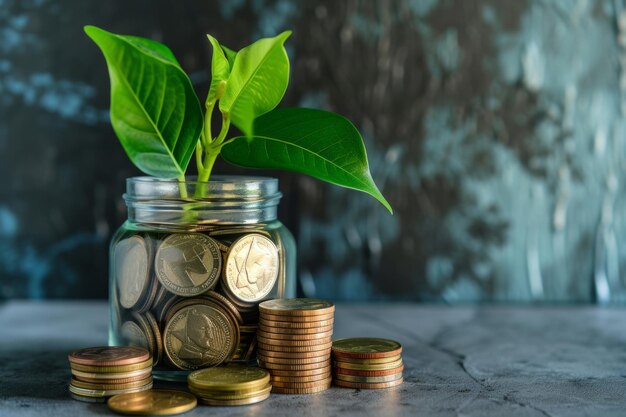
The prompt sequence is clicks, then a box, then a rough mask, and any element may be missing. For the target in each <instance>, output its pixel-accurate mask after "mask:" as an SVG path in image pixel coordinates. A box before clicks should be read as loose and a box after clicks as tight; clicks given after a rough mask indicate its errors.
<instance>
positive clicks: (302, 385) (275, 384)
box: [272, 377, 332, 388]
mask: <svg viewBox="0 0 626 417" xmlns="http://www.w3.org/2000/svg"><path fill="white" fill-rule="evenodd" d="M331 381H332V378H331V377H327V378H326V379H322V380H319V381H310V382H280V381H272V387H276V388H316V387H319V386H327V385H329V384H330V382H331Z"/></svg>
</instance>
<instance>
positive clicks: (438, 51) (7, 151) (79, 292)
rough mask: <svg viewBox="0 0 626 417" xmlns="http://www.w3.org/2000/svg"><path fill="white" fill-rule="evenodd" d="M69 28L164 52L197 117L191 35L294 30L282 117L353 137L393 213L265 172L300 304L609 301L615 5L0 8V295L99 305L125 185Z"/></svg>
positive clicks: (81, 42) (622, 226)
mask: <svg viewBox="0 0 626 417" xmlns="http://www.w3.org/2000/svg"><path fill="white" fill-rule="evenodd" d="M85 24H96V25H101V26H103V27H105V28H107V29H109V30H111V31H114V32H119V33H127V34H135V35H140V36H146V37H151V38H154V39H157V40H160V41H162V42H164V43H166V44H167V45H169V46H170V47H171V48H172V49H173V51H174V53H175V54H176V55H177V57H178V58H179V60H180V61H181V63H182V66H183V68H185V69H186V70H187V71H188V72H189V73H190V74H191V78H192V80H193V82H194V84H195V87H196V88H197V91H198V93H199V95H200V96H201V97H202V96H203V95H204V94H205V92H206V90H207V83H208V80H209V76H210V74H209V72H208V68H209V57H210V48H209V46H208V43H207V42H206V40H205V37H204V34H205V33H207V32H209V33H212V34H213V35H215V36H216V37H217V38H218V39H219V40H220V41H221V42H222V43H224V44H226V45H228V46H230V47H232V48H240V47H242V46H243V45H245V44H247V43H249V42H251V41H252V40H254V39H256V38H258V37H260V36H271V35H274V34H276V33H278V32H279V31H281V30H283V29H287V28H292V29H294V35H293V37H292V38H291V39H290V40H289V41H288V51H289V54H290V57H291V60H292V78H291V83H290V87H289V90H288V93H287V96H286V98H285V101H284V105H302V106H309V107H320V108H326V109H329V110H333V111H336V112H339V113H342V114H344V115H346V116H347V117H349V118H350V119H351V120H353V121H354V122H355V124H356V125H357V126H358V127H359V128H360V129H361V131H362V133H363V135H364V138H365V140H366V145H367V148H368V151H369V153H370V163H371V168H372V172H373V175H374V178H375V179H376V181H377V183H378V184H379V185H380V186H381V188H382V190H383V192H384V194H385V195H386V196H387V198H388V199H389V201H390V202H391V204H392V205H393V206H394V208H395V215H394V216H393V217H392V216H389V215H388V214H387V213H386V212H385V210H384V209H383V208H382V207H381V206H380V205H378V204H377V203H376V202H375V201H374V200H373V199H371V198H368V197H367V196H365V195H362V194H359V193H356V192H353V191H348V190H344V189H339V188H336V187H332V186H327V185H324V184H321V183H319V182H317V181H315V180H312V179H309V178H305V177H302V176H299V175H291V174H284V173H275V174H276V175H278V176H279V177H280V179H281V184H282V187H281V188H282V190H283V192H284V194H285V195H286V197H285V200H284V201H283V203H282V204H281V211H282V212H281V217H282V218H283V220H284V221H285V222H286V223H287V224H288V225H289V227H290V228H291V229H292V230H293V231H294V232H295V234H296V235H297V239H298V244H299V262H300V269H299V275H300V277H299V278H300V281H301V290H302V292H303V293H304V294H306V295H314V294H316V295H319V296H322V297H330V298H338V299H342V298H343V299H389V298H399V299H419V300H445V301H449V302H455V301H472V300H516V301H529V300H559V301H595V300H598V301H601V302H605V301H620V300H623V299H626V278H625V272H624V271H625V268H626V245H624V243H623V241H624V238H625V237H626V217H625V216H624V213H625V208H626V201H625V200H624V198H623V197H622V195H623V194H624V193H623V190H624V185H623V184H624V179H625V178H626V176H625V169H626V160H625V159H624V152H625V151H626V135H625V133H626V124H625V123H624V122H625V118H624V115H625V114H626V53H625V51H626V49H625V48H626V14H625V13H624V10H623V3H622V2H621V1H619V0H616V1H609V0H605V1H600V0H599V1H584V0H561V1H557V0H554V1H548V0H536V1H517V0H508V1H496V0H493V1H488V0H476V1H469V0H463V1H461V0H458V1H443V0H442V1H434V0H429V1H426V0H422V1H420V0H412V1H408V0H407V1H392V0H388V1H357V0H346V1H326V2H316V1H309V0H307V1H299V2H297V1H284V0H273V1H272V0H266V1H264V0H253V1H244V0H237V1H222V2H219V3H218V2H211V1H191V0H186V1H176V2H173V1H164V0H158V1H156V0H155V1H136V0H135V1H131V0H124V1H120V0H111V1H100V2H86V1H80V0H65V1H52V0H0V177H1V178H2V187H0V296H2V297H33V298H44V297H105V296H106V273H107V251H106V247H107V241H108V239H109V237H110V235H111V233H112V232H113V231H114V230H115V228H116V227H117V226H118V225H119V224H121V222H122V221H123V219H124V216H125V208H124V206H123V203H122V201H121V194H122V192H123V187H124V178H126V177H128V176H131V175H136V174H138V172H137V171H136V169H135V168H134V167H133V166H132V165H131V164H130V162H128V160H127V158H126V156H125V154H124V153H123V151H122V149H121V147H120V146H119V144H118V143H117V140H116V139H115V136H114V134H113V132H112V129H111V127H110V125H109V122H108V113H107V108H108V100H109V97H108V95H109V92H108V88H109V84H108V83H109V82H108V76H107V72H106V67H105V64H104V60H103V58H102V56H101V55H100V52H99V51H98V50H97V48H96V47H95V46H94V45H93V44H91V42H90V41H89V40H88V39H87V38H86V36H84V35H83V32H82V26H83V25H85ZM216 171H217V172H224V173H243V171H241V170H238V169H235V168H232V167H228V166H226V164H218V165H217V168H216Z"/></svg>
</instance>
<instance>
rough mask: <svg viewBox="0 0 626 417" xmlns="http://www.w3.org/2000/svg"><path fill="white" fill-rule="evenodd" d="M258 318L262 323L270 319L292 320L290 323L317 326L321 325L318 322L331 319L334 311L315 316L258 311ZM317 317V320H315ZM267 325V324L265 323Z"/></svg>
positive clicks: (270, 320)
mask: <svg viewBox="0 0 626 417" xmlns="http://www.w3.org/2000/svg"><path fill="white" fill-rule="evenodd" d="M259 313H260V314H259V320H263V322H264V324H265V323H267V322H272V321H280V320H282V321H283V322H292V323H314V324H316V325H317V327H321V326H322V325H321V324H319V322H323V321H329V320H331V319H333V317H334V313H330V314H323V315H321V314H320V315H317V316H291V317H290V316H279V315H276V314H268V313H264V312H259ZM312 318H315V320H312ZM318 318H319V320H317V319H318ZM266 325H268V324H266ZM276 327H280V326H276Z"/></svg>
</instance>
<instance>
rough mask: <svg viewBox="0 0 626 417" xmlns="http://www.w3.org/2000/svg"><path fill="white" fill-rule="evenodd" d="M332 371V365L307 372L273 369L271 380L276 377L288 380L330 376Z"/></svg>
mask: <svg viewBox="0 0 626 417" xmlns="http://www.w3.org/2000/svg"><path fill="white" fill-rule="evenodd" d="M330 370H331V367H330V365H329V366H325V367H320V368H316V369H307V370H299V371H284V370H279V369H271V370H270V378H275V377H287V378H300V377H304V378H306V377H314V376H320V375H326V374H329V373H330Z"/></svg>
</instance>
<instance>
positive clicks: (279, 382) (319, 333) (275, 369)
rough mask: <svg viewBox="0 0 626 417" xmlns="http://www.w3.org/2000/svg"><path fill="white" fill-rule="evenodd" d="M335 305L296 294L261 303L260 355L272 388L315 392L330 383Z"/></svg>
mask: <svg viewBox="0 0 626 417" xmlns="http://www.w3.org/2000/svg"><path fill="white" fill-rule="evenodd" d="M334 311H335V306H334V305H333V304H332V303H331V302H328V301H323V300H316V299H312V298H294V299H279V300H270V301H265V302H262V303H261V304H259V315H260V319H259V330H258V332H257V348H258V352H257V357H258V361H259V365H260V366H261V367H263V368H265V369H268V370H269V372H270V375H271V381H272V387H273V388H272V392H274V393H280V394H313V393H316V392H321V391H324V390H326V389H328V388H329V387H330V383H331V372H330V371H331V368H330V348H331V345H332V334H333V315H334Z"/></svg>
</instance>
